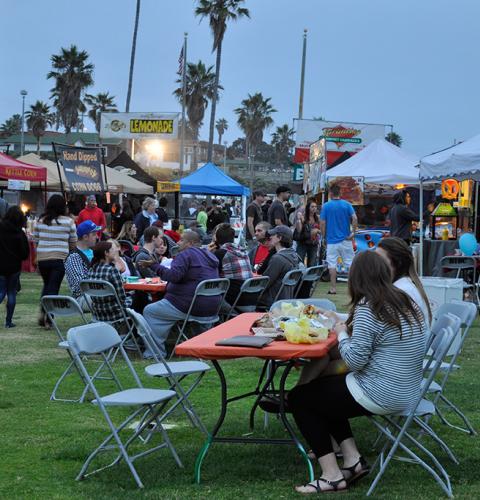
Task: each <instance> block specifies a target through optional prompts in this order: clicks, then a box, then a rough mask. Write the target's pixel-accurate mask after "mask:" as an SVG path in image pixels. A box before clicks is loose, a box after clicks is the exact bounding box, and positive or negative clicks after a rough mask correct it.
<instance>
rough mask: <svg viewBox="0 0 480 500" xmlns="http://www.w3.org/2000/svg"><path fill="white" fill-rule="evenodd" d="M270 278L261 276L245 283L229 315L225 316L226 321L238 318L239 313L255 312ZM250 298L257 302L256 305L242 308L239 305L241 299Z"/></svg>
mask: <svg viewBox="0 0 480 500" xmlns="http://www.w3.org/2000/svg"><path fill="white" fill-rule="evenodd" d="M269 279H270V278H269V277H268V276H259V277H255V278H249V279H246V280H245V281H244V282H243V283H242V286H241V287H240V291H239V292H238V295H237V297H236V299H235V301H234V302H233V304H232V306H231V307H230V310H229V311H228V313H227V314H226V315H225V321H227V320H229V319H230V318H231V317H232V316H236V315H237V314H238V313H244V312H255V310H256V308H257V303H258V301H259V300H260V298H261V297H262V294H263V292H264V291H265V288H267V285H268V281H269ZM248 296H250V298H251V300H252V301H255V304H254V305H251V306H241V305H238V303H239V302H240V301H241V299H243V298H245V297H248ZM252 297H253V298H252Z"/></svg>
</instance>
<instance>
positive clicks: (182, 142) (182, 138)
mask: <svg viewBox="0 0 480 500" xmlns="http://www.w3.org/2000/svg"><path fill="white" fill-rule="evenodd" d="M187 37H188V33H184V37H183V65H182V132H181V135H180V177H182V175H183V170H184V162H185V129H186V128H187V124H186V122H185V101H186V100H187Z"/></svg>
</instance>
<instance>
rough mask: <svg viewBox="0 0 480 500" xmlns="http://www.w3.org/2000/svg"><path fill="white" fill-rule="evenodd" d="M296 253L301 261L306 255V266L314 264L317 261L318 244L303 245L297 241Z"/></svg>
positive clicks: (303, 260)
mask: <svg viewBox="0 0 480 500" xmlns="http://www.w3.org/2000/svg"><path fill="white" fill-rule="evenodd" d="M297 254H298V256H299V257H300V260H301V261H302V262H303V263H305V257H307V267H312V266H316V265H317V263H318V245H305V244H304V243H300V242H299V243H297Z"/></svg>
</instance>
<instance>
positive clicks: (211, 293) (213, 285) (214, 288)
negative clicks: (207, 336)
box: [169, 278, 230, 358]
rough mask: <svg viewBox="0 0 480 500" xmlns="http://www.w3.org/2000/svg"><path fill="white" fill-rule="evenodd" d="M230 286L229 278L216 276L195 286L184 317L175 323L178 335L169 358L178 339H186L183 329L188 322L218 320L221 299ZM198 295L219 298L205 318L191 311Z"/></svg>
mask: <svg viewBox="0 0 480 500" xmlns="http://www.w3.org/2000/svg"><path fill="white" fill-rule="evenodd" d="M229 286H230V280H229V279H228V278H218V279H212V280H204V281H201V282H200V283H199V284H198V285H197V288H196V289H195V293H194V295H193V299H192V302H191V304H190V307H189V308H188V311H187V315H186V317H185V319H183V320H181V321H180V322H178V323H177V324H176V328H177V330H178V336H177V340H176V342H175V345H174V347H173V349H172V352H171V354H170V356H169V357H170V358H171V357H172V356H173V354H174V353H175V347H177V345H178V343H179V342H180V340H182V339H183V340H188V337H187V335H186V333H185V330H186V328H187V325H188V324H189V323H197V324H200V325H204V326H205V325H213V324H215V323H217V322H218V321H220V318H219V313H220V308H221V306H222V301H223V299H224V298H225V295H226V293H227V291H228V287H229ZM199 297H219V298H220V300H219V302H218V307H217V310H216V312H215V314H213V315H212V316H209V317H207V318H202V317H199V316H193V315H192V311H193V309H194V307H195V305H196V302H197V299H198V298H199Z"/></svg>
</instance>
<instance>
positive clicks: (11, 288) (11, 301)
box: [0, 271, 20, 325]
mask: <svg viewBox="0 0 480 500" xmlns="http://www.w3.org/2000/svg"><path fill="white" fill-rule="evenodd" d="M19 279H20V271H19V272H18V273H13V274H7V275H6V276H0V304H1V303H2V302H3V299H4V298H5V295H6V296H7V318H6V319H5V324H7V325H9V324H10V323H11V322H12V318H13V312H14V311H15V305H16V303H17V286H18V281H19Z"/></svg>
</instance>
